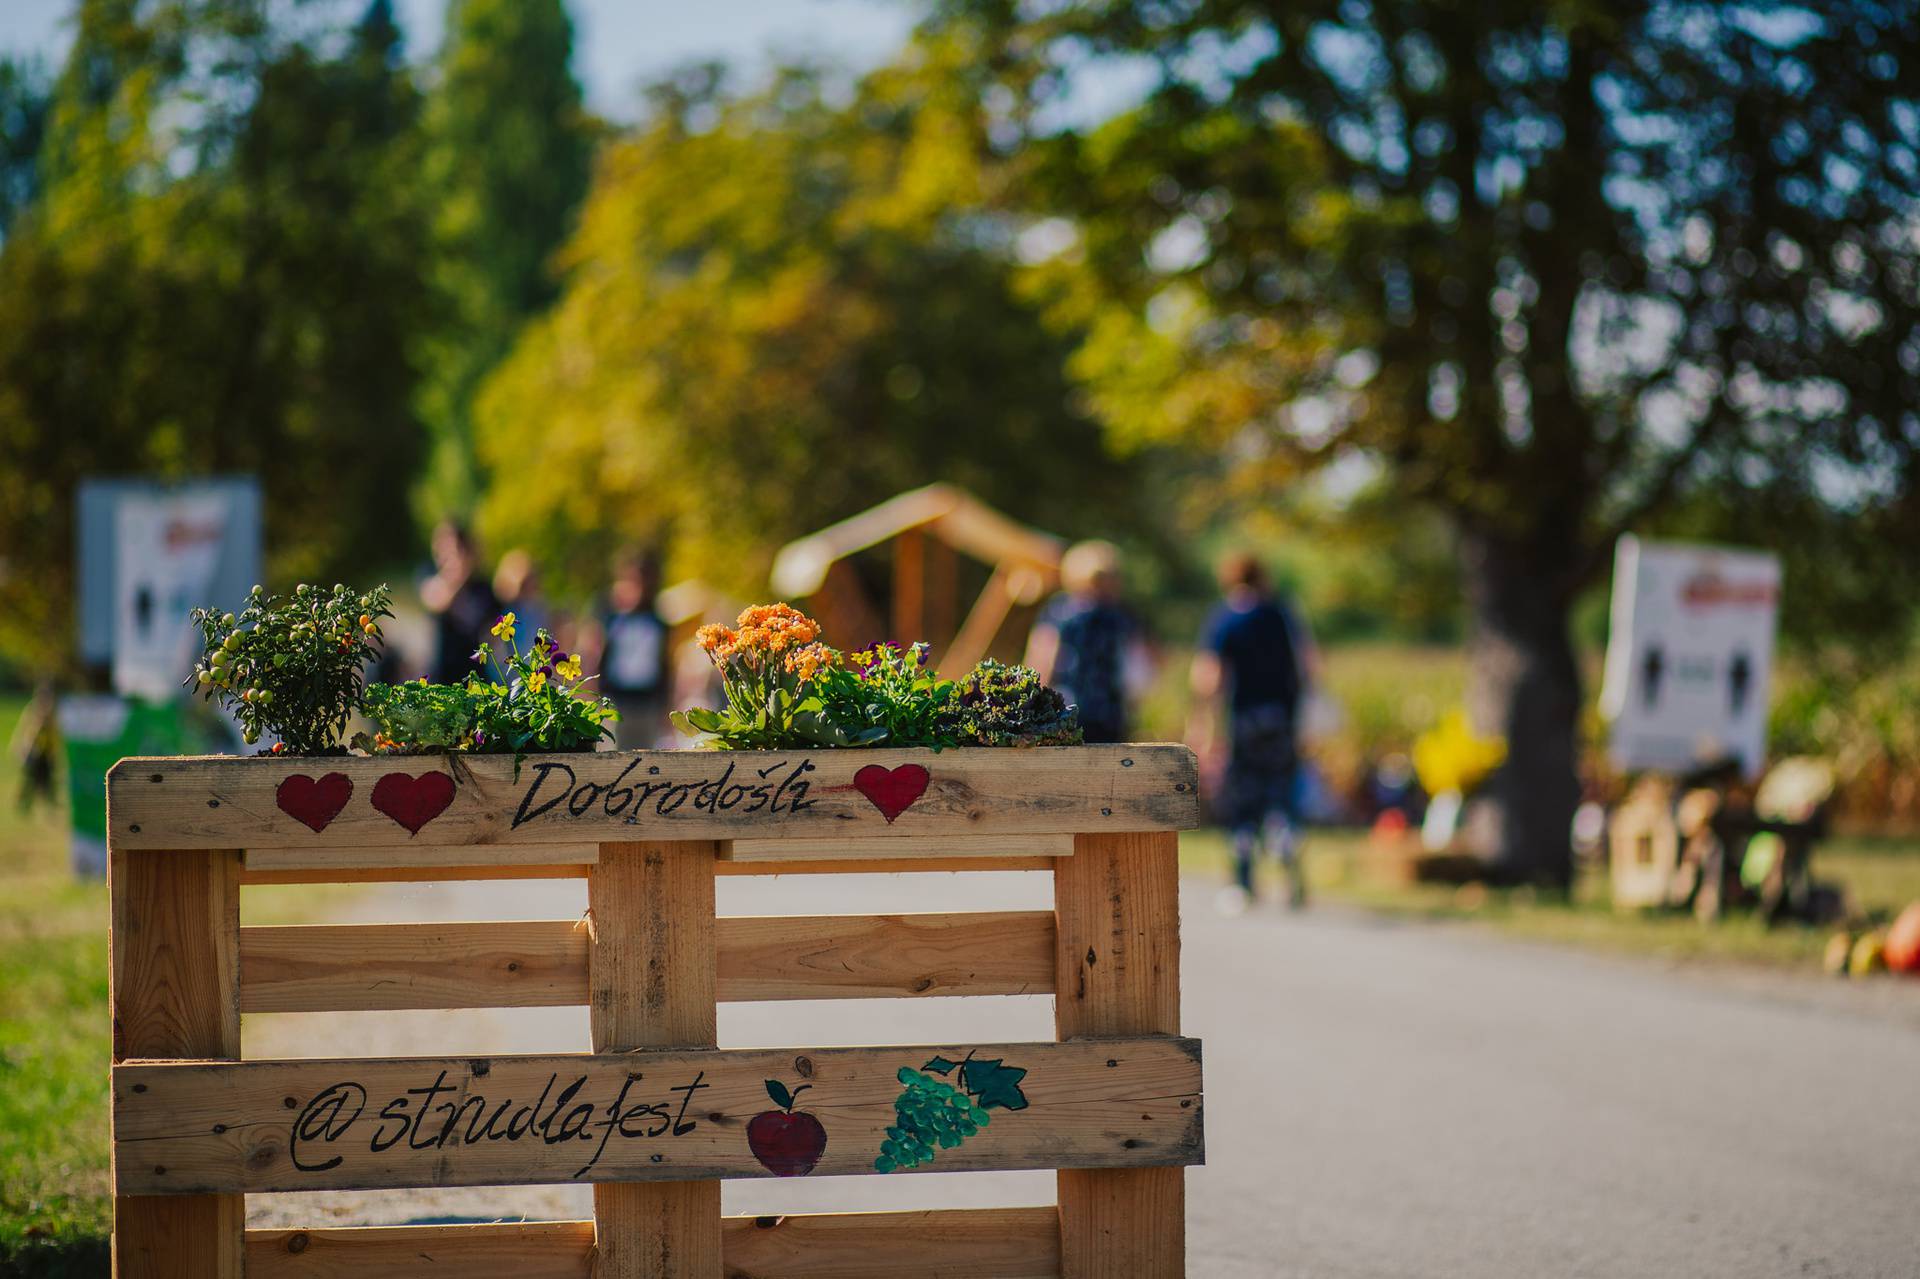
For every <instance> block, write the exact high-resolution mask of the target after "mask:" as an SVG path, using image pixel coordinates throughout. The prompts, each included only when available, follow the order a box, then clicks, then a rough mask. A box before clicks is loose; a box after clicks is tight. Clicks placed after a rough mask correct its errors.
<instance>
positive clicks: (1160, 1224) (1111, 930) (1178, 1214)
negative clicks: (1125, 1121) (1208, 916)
mask: <svg viewBox="0 0 1920 1279" xmlns="http://www.w3.org/2000/svg"><path fill="white" fill-rule="evenodd" d="M1053 884H1054V887H1053V895H1054V913H1055V916H1056V917H1057V920H1058V926H1059V945H1058V952H1057V953H1058V955H1059V966H1058V972H1057V975H1056V980H1057V982H1058V984H1059V991H1058V993H1057V995H1056V996H1055V998H1054V1026H1055V1029H1056V1030H1057V1031H1058V1033H1059V1035H1060V1037H1061V1038H1062V1039H1073V1038H1075V1037H1079V1036H1099V1035H1140V1034H1153V1033H1160V1034H1168V1035H1172V1034H1178V1033H1179V1030H1180V846H1179V837H1178V836H1176V835H1173V834H1170V833H1168V834H1135V835H1083V836H1081V837H1080V839H1079V840H1078V841H1077V846H1076V848H1075V850H1074V855H1073V856H1072V857H1066V858H1062V859H1061V860H1060V861H1058V862H1056V863H1054V872H1053ZM1087 1042H1094V1043H1098V1042H1101V1041H1100V1040H1097V1039H1096V1040H1088V1041H1087ZM1198 1140H1199V1138H1198V1135H1197V1134H1196V1142H1197V1141H1198ZM1194 1155H1195V1157H1194V1160H1193V1162H1195V1163H1199V1162H1202V1161H1203V1158H1204V1156H1203V1154H1202V1153H1201V1152H1200V1150H1199V1149H1198V1148H1196V1150H1195V1152H1194ZM1056 1185H1057V1188H1058V1199H1059V1205H1060V1238H1061V1269H1062V1272H1063V1273H1064V1274H1066V1275H1068V1276H1071V1277H1072V1279H1089V1277H1093V1276H1098V1277H1100V1279H1135V1277H1137V1276H1168V1277H1175V1276H1179V1275H1182V1274H1184V1273H1185V1271H1186V1177H1185V1173H1184V1171H1183V1170H1182V1169H1179V1168H1166V1167H1156V1168H1140V1167H1136V1168H1113V1169H1089V1168H1085V1167H1079V1168H1075V1167H1066V1166H1063V1167H1062V1168H1061V1170H1060V1172H1059V1173H1058V1175H1057V1177H1056Z"/></svg>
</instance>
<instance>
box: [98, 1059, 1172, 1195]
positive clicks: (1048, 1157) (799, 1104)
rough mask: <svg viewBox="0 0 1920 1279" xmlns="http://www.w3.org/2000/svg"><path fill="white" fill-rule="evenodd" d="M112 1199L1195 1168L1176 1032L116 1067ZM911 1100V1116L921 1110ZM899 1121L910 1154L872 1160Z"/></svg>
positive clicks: (888, 1143)
mask: <svg viewBox="0 0 1920 1279" xmlns="http://www.w3.org/2000/svg"><path fill="white" fill-rule="evenodd" d="M113 1107H114V1110H113V1115H114V1131H115V1133H116V1134H117V1135H118V1140H119V1142H120V1143H121V1146H122V1148H123V1149H128V1150H137V1151H138V1152H139V1157H138V1158H137V1159H128V1160H125V1161H123V1162H122V1163H121V1164H120V1165H119V1166H118V1168H117V1169H116V1170H115V1171H116V1189H117V1190H118V1191H119V1192H120V1193H122V1194H128V1195H165V1194H239V1193H245V1192H249V1191H265V1190H340V1189H388V1188H402V1187H409V1186H488V1185H502V1184H521V1183H526V1184H547V1183H557V1182H576V1181H581V1182H591V1181H674V1180H702V1179H708V1178H722V1177H769V1176H771V1177H792V1176H804V1175H807V1174H809V1173H818V1174H820V1175H822V1176H836V1177H839V1176H849V1175H857V1174H866V1173H884V1172H908V1171H924V1172H965V1171H976V1170H979V1169H983V1168H998V1169H1006V1168H1057V1167H1062V1166H1070V1167H1083V1168H1129V1167H1154V1166H1164V1165H1173V1166H1178V1165H1184V1164H1189V1163H1196V1162H1198V1161H1199V1155H1200V1150H1201V1136H1200V1057H1199V1045H1198V1044H1197V1043H1195V1042H1194V1041H1193V1040H1190V1039H1174V1038H1136V1039H1124V1040H1123V1039H1115V1040H1100V1041H1093V1040H1085V1041H1079V1042H1072V1043H1036V1044H998V1045H993V1044H946V1045H938V1046H932V1047H898V1048H818V1049H807V1050H804V1051H802V1052H797V1053H795V1052H785V1051H775V1050H764V1049H762V1050H753V1051H735V1052H727V1051H705V1052H674V1051H653V1052H636V1053H606V1054H598V1055H588V1054H569V1055H561V1056H549V1057H494V1058H478V1059H475V1058H428V1057H421V1058H401V1059H371V1058H368V1059H360V1060H352V1059H349V1060H331V1061H305V1060H302V1061H279V1062H266V1061H258V1062H254V1061H250V1062H231V1063H221V1064H196V1063H191V1062H126V1063H122V1064H121V1065H119V1066H116V1067H115V1068H114V1074H113ZM923 1112H924V1113H923ZM908 1114H912V1115H915V1116H920V1117H922V1118H924V1120H925V1124H926V1126H925V1127H924V1128H923V1129H915V1130H914V1132H913V1134H912V1135H913V1137H914V1139H915V1141H916V1142H918V1141H919V1139H920V1137H921V1136H924V1137H926V1138H927V1139H928V1141H929V1142H930V1143H931V1144H930V1146H929V1148H928V1149H927V1150H925V1151H924V1152H920V1151H916V1153H922V1154H924V1160H923V1161H920V1162H916V1163H914V1164H912V1165H911V1166H908V1165H906V1164H905V1163H898V1162H897V1163H896V1164H895V1166H894V1167H888V1166H886V1165H887V1162H888V1159H889V1155H888V1150H889V1148H890V1147H891V1146H892V1144H893V1143H892V1139H890V1138H889V1136H888V1132H889V1130H890V1129H893V1128H895V1127H896V1126H898V1125H900V1123H901V1122H902V1116H903V1115H908Z"/></svg>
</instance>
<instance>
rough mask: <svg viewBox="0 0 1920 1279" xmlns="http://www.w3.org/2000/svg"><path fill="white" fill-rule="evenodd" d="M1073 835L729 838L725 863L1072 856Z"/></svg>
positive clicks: (723, 852) (722, 848)
mask: <svg viewBox="0 0 1920 1279" xmlns="http://www.w3.org/2000/svg"><path fill="white" fill-rule="evenodd" d="M1071 856H1073V836H1072V835H1061V834H1055V835H903V836H898V837H895V838H893V839H778V838H775V839H730V840H723V841H721V843H720V857H721V860H723V861H730V862H820V861H871V860H881V861H904V860H910V859H912V858H915V857H931V858H937V859H940V860H942V861H955V860H959V859H961V858H967V857H1048V858H1051V857H1071Z"/></svg>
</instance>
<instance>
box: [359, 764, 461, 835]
mask: <svg viewBox="0 0 1920 1279" xmlns="http://www.w3.org/2000/svg"><path fill="white" fill-rule="evenodd" d="M452 802H453V778H451V777H449V776H447V774H445V773H422V774H420V776H418V777H414V776H412V775H411V774H409V773H388V774H387V775H386V776H385V777H382V778H381V779H380V780H379V781H377V782H375V783H374V784H373V806H374V807H375V808H376V809H378V810H379V811H380V812H382V813H384V814H386V815H387V816H388V817H390V818H392V819H393V820H394V821H395V822H396V823H398V824H399V825H401V826H404V827H405V828H406V831H407V834H408V835H410V836H411V835H418V834H419V833H420V828H421V827H422V826H425V825H426V824H427V823H428V822H430V821H432V820H433V819H434V818H436V817H438V816H439V815H440V814H442V813H444V812H446V811H447V805H448V804H451V803H452Z"/></svg>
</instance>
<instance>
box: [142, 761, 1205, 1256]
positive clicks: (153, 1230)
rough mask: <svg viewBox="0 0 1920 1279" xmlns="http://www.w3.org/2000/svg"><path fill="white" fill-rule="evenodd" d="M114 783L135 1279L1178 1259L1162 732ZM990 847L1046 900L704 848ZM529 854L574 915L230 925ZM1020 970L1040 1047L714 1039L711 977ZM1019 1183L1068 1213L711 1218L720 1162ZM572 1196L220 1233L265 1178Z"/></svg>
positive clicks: (826, 855)
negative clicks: (525, 1204) (886, 892)
mask: <svg viewBox="0 0 1920 1279" xmlns="http://www.w3.org/2000/svg"><path fill="white" fill-rule="evenodd" d="M108 797H109V813H108V823H109V831H110V834H109V847H110V853H111V857H110V861H111V890H112V899H113V923H112V928H113V932H112V952H113V990H112V1004H113V1030H114V1033H113V1060H114V1065H113V1080H112V1086H113V1179H114V1194H115V1196H116V1198H115V1219H114V1271H115V1274H116V1275H118V1276H122V1277H123V1279H135V1277H138V1279H149V1277H159V1276H169V1277H171V1276H179V1277H181V1279H186V1277H189V1276H191V1277H192V1279H206V1277H209V1276H213V1277H216V1279H217V1277H221V1276H228V1277H231V1276H241V1275H246V1276H249V1277H261V1276H264V1277H269V1279H320V1277H322V1276H348V1275H352V1276H399V1275H408V1276H414V1275H434V1274H449V1275H459V1276H460V1279H493V1277H498V1279H509V1277H511V1279H562V1277H564V1279H590V1277H591V1279H633V1277H636V1276H661V1277H665V1276H672V1277H674V1279H689V1277H698V1276H714V1277H718V1276H720V1275H723V1274H725V1275H729V1276H733V1275H739V1276H793V1277H799V1276H828V1275H832V1276H883V1275H884V1276H894V1275H903V1274H938V1275H941V1276H948V1277H957V1276H982V1277H985V1276H994V1277H996V1279H1010V1277H1016V1276H1043V1275H1069V1276H1093V1275H1099V1276H1115V1277H1119V1276H1127V1277H1129V1279H1131V1277H1135V1276H1158V1275H1178V1274H1180V1273H1182V1272H1183V1268H1184V1231H1183V1219H1184V1168H1185V1166H1187V1165H1191V1164H1197V1163H1199V1162H1201V1161H1202V1152H1203V1138H1202V1122H1201V1110H1202V1105H1201V1101H1202V1093H1201V1074H1200V1046H1199V1044H1198V1043H1196V1042H1195V1041H1193V1040H1190V1039H1184V1038H1181V1037H1180V1034H1179V1030H1180V973H1179V929H1178V913H1177V881H1178V866H1177V839H1178V836H1177V835H1176V833H1175V832H1177V831H1179V830H1182V829H1186V828H1190V827H1191V826H1193V825H1194V824H1195V823H1196V822H1197V820H1198V805H1197V800H1196V794H1195V766H1194V760H1193V756H1192V754H1191V753H1190V752H1188V751H1187V750H1186V749H1185V748H1184V747H1180V746H1168V745H1120V746H1094V747H1059V748H1040V749H1033V750H951V751H944V752H938V753H935V752H931V751H921V750H913V751H819V752H814V753H810V754H809V753H805V752H770V753H753V752H739V753H720V752H682V751H667V752H628V753H616V752H605V753H598V754H585V755H563V756H531V757H528V758H527V759H525V760H523V761H521V762H519V763H518V764H516V763H515V761H514V760H512V759H510V758H506V757H498V756H477V757H451V758H447V757H439V758H433V757H428V758H373V759H368V758H346V757H341V758H325V759H291V760H282V759H260V758H256V759H235V758H196V759H184V758H165V759H129V760H123V761H121V763H120V764H119V765H118V766H116V768H115V769H114V770H113V772H112V774H111V775H110V778H109V783H108ZM1008 868H1019V869H1034V870H1050V871H1051V873H1052V876H1053V882H1054V908H1053V910H1051V911H998V912H988V913H965V914H960V913H939V912H935V913H928V914H905V915H873V916H806V917H764V918H734V917H729V918H718V917H716V914H715V909H714V881H715V877H716V876H718V875H740V874H745V875H759V874H781V873H787V874H794V873H816V872H826V871H835V872H849V871H854V872H876V871H931V870H944V871H954V870H999V869H1008ZM554 876H579V877H584V878H585V879H586V880H587V889H588V899H589V911H588V915H587V917H586V919H585V920H583V921H572V920H531V921H523V922H514V923H486V924H479V923H474V924H462V923H440V924H380V925H354V926H343V925H328V924H314V925H304V926H297V927H242V926H241V924H240V894H241V890H242V888H243V886H245V885H247V884H253V883H307V882H340V881H363V880H364V881H378V880H394V879H407V880H447V879H463V878H503V877H504V878H544V877H554ZM1047 991H1051V992H1053V993H1054V996H1055V1007H1056V1016H1055V1022H1056V1032H1057V1038H1056V1039H1055V1040H1052V1041H1048V1042H1042V1043H995V1044H978V1043H957V1044H928V1045H917V1046H902V1047H885V1048H835V1047H825V1046H815V1045H806V1046H795V1047H792V1048H787V1049H752V1050H734V1049H721V1048H719V1047H717V1046H716V1034H715V1022H716V1004H717V1003H718V1002H719V1001H721V1000H746V999H753V1000H763V999H836V998H855V997H872V996H900V997H903V998H927V997H937V996H942V995H995V994H1016V993H1018V994H1031V993H1039V992H1047ZM581 1004H584V1005H586V1006H587V1007H588V1009H589V1010H590V1012H589V1016H590V1020H591V1027H592V1049H593V1050H592V1051H591V1052H588V1053H551V1054H541V1055H525V1056H495V1057H486V1058H474V1057H470V1056H469V1057H461V1056H453V1055H448V1056H445V1057H437V1058H436V1057H408V1058H336V1057H314V1058H308V1057H301V1058H297V1059H283V1060H249V1061H243V1060H240V1056H241V1053H240V1043H241V1041H240V1018H241V1016H242V1015H243V1014H245V1013H249V1012H320V1011H331V1010H352V1009H419V1008H485V1007H530V1006H550V1005H581ZM325 1047H326V1046H324V1045H316V1048H317V1049H320V1050H322V1051H324V1050H325ZM1015 1168H1029V1169H1031V1168H1052V1169H1057V1170H1058V1174H1057V1202H1056V1203H1055V1204H1050V1205H1043V1206H1036V1207H1031V1208H1017V1209H972V1210H954V1211H936V1212H867V1213H861V1212H854V1213H836V1214H822V1215H814V1216H786V1217H779V1218H724V1217H722V1215H721V1212H720V1182H721V1181H722V1180H723V1179H726V1178H732V1177H766V1176H805V1175H822V1176H828V1175H831V1176H839V1175H846V1174H869V1175H875V1176H897V1175H904V1174H906V1173H909V1172H913V1171H969V1170H986V1169H1015ZM562 1182H583V1183H591V1184H592V1185H593V1187H594V1215H593V1219H592V1220H590V1221H562V1222H530V1223H511V1224H480V1225H464V1224H463V1225H433V1226H406V1227H362V1228H342V1227H338V1226H331V1225H330V1226H327V1227H325V1228H319V1227H316V1228H312V1229H275V1230H248V1229H246V1228H245V1196H246V1195H247V1194H249V1193H253V1192H266V1191H301V1190H337V1189H372V1188H386V1187H419V1186H461V1185H479V1186H485V1185H513V1184H534V1183H562Z"/></svg>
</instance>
